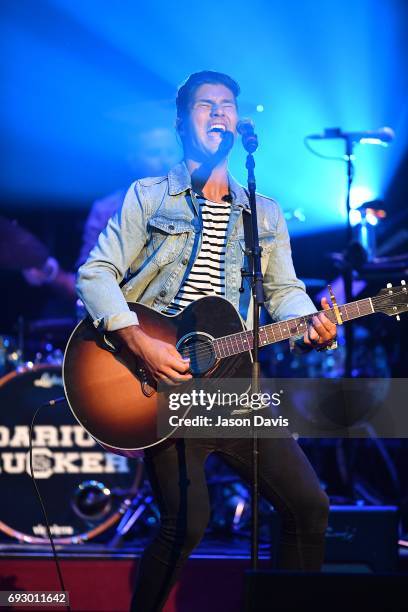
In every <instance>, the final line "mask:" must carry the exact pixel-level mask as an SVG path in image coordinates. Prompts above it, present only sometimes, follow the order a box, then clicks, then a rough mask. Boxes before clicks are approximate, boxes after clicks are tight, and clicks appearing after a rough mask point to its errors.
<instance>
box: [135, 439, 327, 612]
mask: <svg viewBox="0 0 408 612" xmlns="http://www.w3.org/2000/svg"><path fill="white" fill-rule="evenodd" d="M211 452H216V453H218V454H219V455H220V456H221V457H222V458H223V459H224V460H225V461H226V463H227V464H228V465H229V466H230V467H232V468H233V469H234V470H235V471H236V472H238V474H239V475H240V476H241V477H242V478H243V480H245V481H246V482H250V478H251V465H252V464H251V440H250V439H239V440H235V439H227V438H226V439H213V440H210V439H206V440H197V439H184V440H177V441H175V440H173V441H170V442H167V443H165V444H164V445H160V446H159V447H157V448H153V449H150V450H149V451H147V452H146V456H145V464H146V469H147V474H148V477H149V479H150V483H151V485H152V488H153V491H154V494H155V496H156V499H157V502H158V505H159V509H160V514H161V526H160V530H159V532H158V534H157V536H156V538H155V539H154V540H153V541H152V542H151V544H150V545H149V546H148V547H147V549H146V550H145V552H144V554H143V557H142V559H141V561H140V566H139V571H138V578H137V583H136V588H135V592H134V595H133V599H132V604H131V612H158V611H160V610H162V607H163V605H164V603H165V601H166V599H167V597H168V595H169V592H170V590H171V587H172V586H173V585H174V583H175V582H176V580H177V578H178V576H179V573H180V570H181V568H182V566H183V563H184V562H185V561H186V560H187V559H188V557H189V555H190V553H191V552H192V550H193V549H194V548H195V546H197V544H198V543H199V542H200V540H201V538H202V536H203V534H204V531H205V529H206V527H207V524H208V520H209V514H210V504H209V496H208V488H207V483H206V478H205V471H204V464H205V461H206V459H207V457H208V455H209V454H210V453H211ZM259 468H260V492H261V494H262V495H263V496H264V497H265V498H266V499H267V500H268V501H269V502H271V503H272V504H273V506H274V507H275V508H276V510H277V511H278V512H279V513H280V516H281V519H282V535H281V542H280V547H279V567H280V569H286V570H306V571H318V570H319V569H320V568H321V565H322V562H323V554H324V534H325V530H326V527H327V518H328V512H329V503H328V498H327V495H326V494H325V493H324V491H323V490H322V489H321V487H320V484H319V481H318V479H317V476H316V474H315V472H314V470H313V468H312V466H311V465H310V463H309V461H308V459H307V458H306V456H305V455H304V453H303V451H302V449H301V448H300V447H299V445H298V444H297V442H296V441H295V440H294V439H293V438H292V437H288V438H275V439H259Z"/></svg>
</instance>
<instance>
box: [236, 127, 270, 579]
mask: <svg viewBox="0 0 408 612" xmlns="http://www.w3.org/2000/svg"><path fill="white" fill-rule="evenodd" d="M242 143H243V145H244V148H245V150H246V151H247V153H248V155H247V158H246V164H245V167H246V169H247V171H248V196H249V204H250V208H251V229H252V231H251V232H250V236H247V235H246V237H245V254H246V255H247V257H248V263H249V270H245V269H244V268H242V269H241V274H242V286H243V282H244V278H245V277H248V278H249V279H250V283H251V290H252V298H253V350H252V357H253V362H252V380H251V394H254V393H259V375H260V364H259V356H258V355H259V310H260V307H261V305H262V304H263V303H264V292H263V284H262V283H263V276H262V270H261V252H262V248H261V247H260V246H259V236H258V221H257V211H256V195H255V192H256V181H255V160H254V157H253V155H252V154H253V153H254V152H255V151H256V149H257V148H258V140H257V137H256V135H255V134H254V133H253V132H252V133H251V134H248V135H245V134H243V138H242ZM243 214H247V213H245V212H244V213H243ZM247 233H249V232H246V234H247ZM248 243H249V244H248ZM252 397H253V395H252ZM251 410H252V488H251V493H252V495H251V510H252V523H251V569H252V570H256V569H257V567H258V556H259V555H258V552H259V551H258V546H259V511H258V505H259V448H258V436H257V433H256V429H255V425H254V420H253V418H254V412H253V409H252V407H251Z"/></svg>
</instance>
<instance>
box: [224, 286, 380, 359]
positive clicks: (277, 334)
mask: <svg viewBox="0 0 408 612" xmlns="http://www.w3.org/2000/svg"><path fill="white" fill-rule="evenodd" d="M320 312H323V313H324V314H325V315H326V316H327V317H328V319H329V320H330V321H331V322H332V323H335V324H337V322H338V321H337V316H336V313H335V311H334V308H330V309H327V310H322V311H320ZM338 312H339V314H340V317H341V320H342V321H343V322H346V321H350V320H351V319H356V318H358V317H363V316H366V315H368V314H372V313H373V312H375V310H374V305H373V301H372V299H371V298H364V299H362V300H356V301H355V302H351V303H349V304H342V305H341V306H338ZM313 314H314V313H311V314H310V315H305V316H301V317H295V318H293V319H288V320H286V321H278V322H276V323H270V324H268V325H263V326H261V327H260V328H259V346H260V347H262V346H266V345H267V344H273V343H275V342H280V341H281V340H286V339H288V338H291V337H293V336H297V335H301V334H303V333H304V332H305V331H306V329H307V327H308V325H309V322H310V320H311V317H312V315H313ZM253 346H254V335H253V331H252V330H247V331H241V332H237V333H235V334H230V335H229V336H223V337H221V338H217V339H215V340H214V348H215V352H216V354H217V357H220V358H224V357H229V356H231V355H236V354H237V353H241V352H244V351H248V350H252V349H253Z"/></svg>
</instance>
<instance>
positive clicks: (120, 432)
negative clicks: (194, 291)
mask: <svg viewBox="0 0 408 612" xmlns="http://www.w3.org/2000/svg"><path fill="white" fill-rule="evenodd" d="M128 306H129V308H130V309H131V310H132V311H134V312H136V314H137V317H138V320H139V324H140V326H141V328H142V330H143V331H144V332H145V333H146V334H149V335H150V336H152V337H153V338H157V339H160V340H163V341H165V342H169V343H171V344H173V345H174V346H175V347H176V348H177V350H178V351H179V353H180V354H181V355H182V356H183V357H190V364H191V365H190V371H191V373H192V374H193V377H194V378H203V377H205V378H208V377H210V378H215V379H220V378H225V377H229V378H237V379H249V378H250V376H251V363H252V357H251V348H252V346H253V332H252V331H250V330H247V329H246V328H245V324H244V322H243V320H242V319H241V317H240V315H239V314H238V312H237V311H236V309H235V308H234V306H233V305H232V304H231V303H230V302H228V301H227V300H226V299H224V298H222V297H217V296H207V297H203V298H201V299H199V300H197V301H195V302H193V303H192V304H190V305H189V306H187V308H185V309H184V310H183V311H182V312H180V313H179V314H177V315H172V316H167V315H164V314H161V313H159V312H157V311H155V310H153V309H152V308H150V307H148V306H144V305H143V304H138V303H130V304H128ZM407 310H408V299H407V287H406V285H405V281H402V283H401V286H397V287H392V286H391V285H387V287H386V288H384V289H382V290H381V291H380V292H379V293H378V294H377V295H376V296H374V297H371V298H364V299H361V300H357V301H354V302H350V303H349V304H344V305H341V306H337V305H336V306H333V307H332V308H331V309H330V310H324V314H325V315H326V316H327V317H328V318H329V319H330V320H331V321H332V322H333V323H338V322H339V321H341V322H347V321H351V320H352V319H357V318H359V317H365V316H367V315H370V314H373V313H378V312H382V313H385V314H387V315H391V316H392V315H397V316H398V315H399V314H401V313H403V312H407ZM310 318H311V315H309V316H301V317H296V318H294V319H289V320H286V321H279V322H277V323H271V324H269V325H263V326H261V327H260V330H259V345H260V347H264V346H267V345H269V344H272V343H275V342H281V341H282V340H286V339H288V338H291V337H294V336H298V335H302V334H303V333H304V331H305V330H306V329H307V326H308V323H309V319H310ZM107 340H108V341H106V339H105V337H104V335H103V334H101V333H100V332H99V331H97V330H96V329H95V327H94V326H93V324H92V321H91V320H90V319H89V318H86V319H84V320H83V321H81V322H80V323H79V324H78V325H77V327H76V328H75V329H74V331H73V333H72V335H71V337H70V339H69V341H68V344H67V347H66V351H65V356H64V363H63V380H64V387H65V393H66V397H67V400H68V403H69V405H70V407H71V410H72V412H73V413H74V416H75V417H76V419H77V420H78V421H79V423H80V424H81V425H82V426H83V427H84V428H85V429H86V431H87V432H88V433H89V434H90V435H91V436H92V437H93V438H94V439H95V440H96V441H97V442H99V443H100V444H101V445H102V446H103V447H104V448H105V449H106V450H109V451H110V452H114V453H118V454H121V455H125V456H129V457H135V456H138V455H139V454H140V452H141V451H142V450H143V449H145V448H147V447H151V446H154V445H156V444H160V443H161V442H162V441H163V440H164V439H166V437H168V436H166V437H165V438H161V439H159V438H158V437H157V416H158V409H159V406H160V402H163V401H166V393H168V392H169V391H168V389H167V391H166V389H164V390H162V387H161V386H160V388H159V389H158V387H157V384H156V382H155V381H154V380H153V378H152V377H151V375H150V373H149V371H148V370H147V369H146V368H145V366H144V364H143V362H142V360H141V359H139V358H137V357H136V356H135V355H134V354H133V353H131V352H130V351H129V350H128V349H127V348H126V347H125V346H121V347H115V346H114V345H113V344H112V343H111V342H110V341H109V338H107ZM172 389H173V390H174V387H173V388H172ZM178 389H179V387H178ZM188 410H189V408H186V413H187V412H188ZM173 431H174V430H172V431H169V434H168V435H169V436H170V434H172V433H173Z"/></svg>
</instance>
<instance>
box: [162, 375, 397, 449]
mask: <svg viewBox="0 0 408 612" xmlns="http://www.w3.org/2000/svg"><path fill="white" fill-rule="evenodd" d="M158 391H159V397H160V400H159V410H158V421H157V430H158V431H157V433H158V435H159V437H160V438H162V437H176V438H180V437H187V438H188V437H192V438H200V437H201V438H202V437H204V438H207V437H238V438H241V437H251V436H252V435H253V433H254V429H255V430H256V434H257V436H259V437H286V436H288V435H289V436H292V435H293V436H295V437H299V436H301V437H315V438H333V437H351V438H367V437H384V438H408V410H406V398H407V397H408V382H407V379H402V378H399V379H384V378H382V379H380V378H378V379H373V378H371V379H367V378H366V379H346V378H343V379H322V378H320V379H303V378H293V379H263V380H261V381H260V385H259V388H258V391H257V392H256V393H252V392H251V391H252V387H251V383H250V381H249V380H248V379H222V380H221V379H216V380H213V379H195V380H193V381H190V382H189V383H187V384H183V385H181V386H179V387H166V386H163V387H159V389H158Z"/></svg>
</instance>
